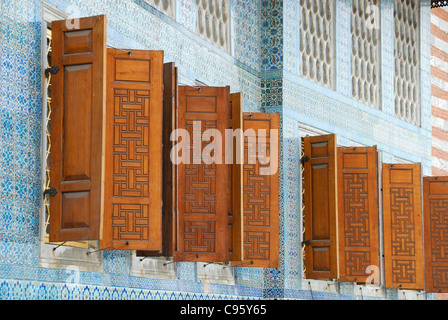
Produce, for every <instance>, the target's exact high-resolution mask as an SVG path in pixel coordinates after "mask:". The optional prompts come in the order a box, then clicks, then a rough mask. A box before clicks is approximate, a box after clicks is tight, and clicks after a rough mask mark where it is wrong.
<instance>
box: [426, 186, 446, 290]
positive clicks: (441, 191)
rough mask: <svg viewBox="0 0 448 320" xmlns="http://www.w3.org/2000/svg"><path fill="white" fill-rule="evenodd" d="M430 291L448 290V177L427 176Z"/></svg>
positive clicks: (428, 277) (427, 266) (427, 259)
mask: <svg viewBox="0 0 448 320" xmlns="http://www.w3.org/2000/svg"><path fill="white" fill-rule="evenodd" d="M423 208H424V213H423V215H424V234H425V236H424V237H425V242H424V243H425V274H426V276H425V278H426V292H438V293H447V292H448V177H424V178H423Z"/></svg>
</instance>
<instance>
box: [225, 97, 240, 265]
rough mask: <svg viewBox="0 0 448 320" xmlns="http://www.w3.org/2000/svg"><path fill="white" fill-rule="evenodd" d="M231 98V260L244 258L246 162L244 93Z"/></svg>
mask: <svg viewBox="0 0 448 320" xmlns="http://www.w3.org/2000/svg"><path fill="white" fill-rule="evenodd" d="M230 100H231V105H232V108H231V110H230V111H231V116H230V122H229V129H232V130H233V136H234V137H232V158H231V160H232V161H231V164H230V165H229V199H228V200H229V204H228V206H229V228H228V232H229V259H230V260H231V261H241V260H242V259H243V163H244V147H243V143H244V141H243V102H242V94H241V93H232V94H231V95H230ZM226 139H229V137H228V136H227V137H226ZM226 141H227V140H226ZM226 150H230V149H226ZM226 156H227V155H226ZM226 163H227V162H226Z"/></svg>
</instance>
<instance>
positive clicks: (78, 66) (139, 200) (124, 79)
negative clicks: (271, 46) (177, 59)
mask: <svg viewBox="0 0 448 320" xmlns="http://www.w3.org/2000/svg"><path fill="white" fill-rule="evenodd" d="M106 26H107V25H106V17H105V16H94V17H86V18H80V20H79V27H77V28H76V29H73V28H71V27H70V26H69V25H67V24H66V21H65V20H58V21H54V22H53V23H52V31H53V33H52V56H51V58H52V61H51V63H52V68H51V69H49V70H48V71H49V73H50V74H51V77H52V92H51V93H52V101H51V102H52V103H51V107H52V108H51V116H52V117H51V120H52V125H51V128H50V137H51V147H52V149H51V152H50V153H49V166H48V170H49V176H50V180H49V182H48V183H47V186H46V187H47V189H48V190H50V189H51V190H53V191H54V192H51V193H48V198H49V206H48V205H47V206H46V207H47V208H48V210H49V212H50V214H49V221H48V225H49V240H50V241H52V242H54V241H58V242H64V243H66V242H68V241H85V240H92V241H95V242H96V243H98V240H99V250H95V251H101V250H136V251H137V254H136V256H135V257H134V256H133V257H132V258H133V259H132V261H133V262H132V268H133V271H132V272H136V270H137V272H138V270H139V268H140V266H139V263H140V265H144V264H146V265H148V266H150V265H152V266H155V265H164V264H165V263H164V262H162V261H160V260H158V261H156V262H155V261H152V260H150V259H148V260H147V261H145V260H146V257H148V256H149V257H162V256H164V257H173V258H174V261H196V262H206V263H228V262H229V261H232V262H236V263H240V262H241V263H246V264H249V263H250V265H247V266H258V267H263V266H266V267H277V266H278V219H279V217H278V171H277V170H278V129H279V119H278V114H261V113H251V114H248V115H244V116H243V113H242V96H241V94H240V93H232V94H230V87H207V86H199V87H197V86H194V87H190V86H180V87H178V84H177V69H176V67H175V65H174V63H165V64H163V51H148V50H132V49H114V48H106V30H107V28H106ZM243 120H244V121H243ZM243 127H247V129H248V130H249V129H250V130H253V133H252V131H251V133H250V134H249V137H248V140H249V142H248V145H247V148H246V149H244V147H243V145H244V144H243V136H242V135H238V134H237V135H235V133H233V135H232V136H231V138H232V144H234V145H233V149H232V151H233V150H236V149H237V147H238V146H240V148H241V149H240V156H241V157H242V158H241V159H240V161H241V160H243V158H244V159H246V161H245V162H247V161H248V159H249V160H250V161H249V162H248V164H247V165H245V164H243V163H241V162H233V163H232V164H229V163H228V162H227V160H228V159H227V158H228V157H227V155H226V157H222V156H223V155H224V153H223V152H221V151H220V148H222V147H223V146H224V145H225V146H227V141H226V140H223V141H222V142H226V143H225V144H218V140H217V137H215V135H216V134H217V133H220V136H221V138H223V139H227V131H226V130H227V129H229V128H230V129H233V131H237V130H238V129H240V130H239V131H240V132H242V131H241V130H242V129H243ZM174 129H185V131H186V132H187V133H188V135H189V138H188V139H183V138H184V137H183V136H182V137H181V139H182V140H181V142H183V144H184V145H185V148H184V149H182V150H181V153H182V155H181V157H182V158H184V160H185V159H187V160H189V161H188V163H186V164H185V163H183V162H181V163H177V162H175V159H173V158H172V154H171V152H172V150H173V147H176V148H178V145H177V144H175V143H177V142H173V141H172V139H171V135H172V133H173V131H174ZM257 129H261V130H265V132H266V133H267V135H264V136H259V135H258V133H257V131H256V130H257ZM211 130H215V131H213V132H212V133H210V131H211ZM206 134H210V136H208V138H207V136H206ZM190 139H191V140H190ZM254 139H255V140H254ZM234 140H235V141H234ZM206 141H210V144H208V143H203V142H206ZM252 142H257V143H256V144H251V143H252ZM196 143H197V144H196ZM211 145H213V147H212V146H211ZM178 149H179V148H178ZM174 150H176V149H174ZM226 150H227V149H226ZM244 150H247V151H245V152H246V155H245V156H244V157H243V156H242V155H243V154H244ZM260 150H264V152H263V153H261V151H260ZM207 151H208V152H210V155H212V159H213V160H215V162H212V163H207V162H206V160H205V159H202V157H201V156H203V155H204V152H207ZM222 151H224V149H222ZM252 151H255V152H256V153H255V155H256V158H254V159H252V158H251V155H252ZM184 153H185V157H184ZM187 154H188V156H187ZM205 154H207V153H205ZM237 154H238V153H235V154H234V157H236V156H237ZM219 155H221V157H222V158H221V159H219ZM198 160H199V162H198ZM220 160H221V161H220ZM234 160H235V159H234ZM244 170H245V171H244ZM243 172H244V173H245V174H246V176H247V177H246V180H245V181H244V182H243ZM263 175H264V176H263ZM243 207H244V210H245V213H244V214H245V216H246V219H245V222H244V223H243ZM137 256H138V257H142V258H141V259H140V262H138V260H137ZM243 260H247V261H246V262H245V261H243ZM167 263H168V262H167ZM170 263H171V262H170ZM156 269H157V268H156ZM146 271H147V272H146V273H147V274H151V273H153V272H152V271H148V270H146ZM162 273H163V272H162ZM163 276H165V277H172V276H173V273H172V272H171V271H168V272H167V273H166V274H164V275H163Z"/></svg>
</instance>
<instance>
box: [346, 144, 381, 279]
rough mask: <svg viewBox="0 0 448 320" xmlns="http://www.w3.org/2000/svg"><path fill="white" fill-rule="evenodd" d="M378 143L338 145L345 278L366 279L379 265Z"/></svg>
mask: <svg viewBox="0 0 448 320" xmlns="http://www.w3.org/2000/svg"><path fill="white" fill-rule="evenodd" d="M377 163H378V162H377V151H376V147H354V148H348V147H339V148H338V173H337V174H338V229H339V266H340V268H339V271H340V280H341V281H353V282H359V283H364V282H366V279H367V277H368V276H369V275H370V272H366V271H368V269H367V268H368V267H369V266H370V265H374V266H377V267H379V241H378V168H377Z"/></svg>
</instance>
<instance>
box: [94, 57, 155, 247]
mask: <svg viewBox="0 0 448 320" xmlns="http://www.w3.org/2000/svg"><path fill="white" fill-rule="evenodd" d="M107 53H108V56H107V57H108V62H107V63H108V66H107V108H108V114H107V118H106V128H105V130H106V151H105V153H106V163H105V174H106V177H105V203H104V206H105V212H104V216H103V220H102V231H103V232H102V237H101V241H100V248H101V249H108V250H123V249H125V250H151V251H160V250H162V235H161V232H162V221H161V216H162V192H161V189H162V188H161V186H162V122H163V119H162V117H163V116H162V113H163V110H162V99H163V84H162V73H163V52H162V51H147V50H128V52H124V51H123V50H118V49H112V48H108V49H107ZM119 63H120V69H118V65H119ZM132 63H134V64H132ZM135 63H138V64H139V66H138V68H139V69H138V70H134V68H136V66H135ZM146 63H147V66H146ZM141 66H144V67H145V68H146V67H147V68H148V69H147V70H148V71H147V73H145V69H143V70H140V68H141ZM146 78H147V80H146ZM143 79H145V80H143ZM118 91H120V93H119V94H118V96H116V94H117V92H118ZM139 92H141V96H140V97H139V99H140V100H141V104H140V105H139V106H140V108H141V111H142V113H144V112H147V114H148V116H146V117H147V118H148V125H147V126H146V128H147V133H148V136H147V137H146V136H145V130H144V128H143V126H144V125H143V124H142V126H141V127H140V128H139V130H141V137H142V138H141V141H144V140H145V139H146V140H147V143H148V151H147V152H146V153H145V152H144V151H141V154H140V157H142V159H141V160H140V162H141V163H142V167H141V168H140V169H141V171H144V170H145V166H146V170H147V171H148V173H147V174H146V176H147V179H148V183H147V188H148V190H147V191H146V192H147V195H146V196H143V195H141V196H139V197H137V196H130V195H127V194H119V195H117V194H114V192H115V191H114V189H115V187H116V186H117V185H118V182H116V181H114V177H113V176H114V174H115V173H116V172H115V171H116V170H117V169H120V167H118V166H119V165H120V164H119V163H118V164H117V163H116V162H115V160H114V159H115V158H116V157H118V158H120V159H121V156H122V154H123V152H121V154H120V155H115V154H114V152H115V142H116V140H117V139H119V138H120V137H118V136H116V132H115V131H116V129H117V128H118V125H116V123H115V122H114V114H115V113H116V110H117V109H118V107H119V106H120V103H119V102H117V101H119V100H117V99H126V101H127V99H129V100H130V97H134V99H136V98H135V96H137V95H138V94H139ZM145 92H147V95H146V96H145ZM125 94H128V96H126V97H125V96H124V95H125ZM121 95H123V97H125V98H120V96H121ZM145 99H146V100H145ZM124 101H125V100H122V105H121V107H122V108H123V110H124V109H126V108H127V107H126V106H125V105H126V103H125V102H124ZM145 101H147V102H145ZM117 103H119V104H118V105H117ZM127 103H129V105H132V104H133V102H132V101H127ZM145 103H147V104H148V105H145ZM145 107H147V110H145ZM128 116H129V115H128ZM142 117H145V116H142ZM127 120H129V121H130V120H131V119H127ZM120 123H121V122H120ZM135 123H136V121H135V122H132V123H131V122H129V126H131V125H132V126H135ZM121 126H122V124H121V125H120V127H121ZM127 129H129V128H127ZM131 131H132V130H130V131H129V132H131ZM125 133H126V134H128V133H127V132H125ZM125 140H126V139H125ZM131 140H132V139H131ZM131 140H130V141H131ZM132 141H133V144H135V141H134V140H132ZM120 148H122V146H121V145H120ZM141 148H142V149H145V147H144V146H143V145H142V146H141ZM136 149H138V148H137V147H136V148H135V150H136ZM135 150H134V149H133V148H132V147H130V146H129V145H127V149H126V152H125V154H126V156H127V157H131V153H132V152H135ZM145 156H146V157H147V159H148V163H146V164H145V163H144V162H145ZM126 160H129V159H126ZM120 161H121V160H120ZM120 163H121V162H120ZM116 167H117V168H116ZM120 174H121V173H120ZM128 174H129V173H128ZM141 175H142V176H144V175H145V173H144V172H142V173H141ZM128 178H129V176H127V179H128ZM132 179H133V178H132ZM132 181H133V182H134V183H135V181H134V180H132ZM126 182H127V183H130V181H126ZM141 188H145V186H144V183H142V185H141ZM124 190H125V191H126V192H127V193H129V192H130V191H133V190H132V187H131V186H126V188H125V189H124ZM140 191H141V192H143V191H142V190H140ZM131 206H132V207H135V214H134V213H129V212H128V210H131V209H128V208H127V207H131ZM125 207H126V208H125ZM137 207H139V209H138V208H137ZM115 209H117V211H115ZM145 212H146V214H147V217H145ZM123 215H125V216H123ZM139 216H140V217H139ZM137 218H139V221H137ZM114 221H117V223H119V225H120V227H119V226H118V225H116V224H115V222H114ZM130 226H131V227H135V229H134V230H128V228H129V227H130ZM124 228H126V230H123V229H124ZM143 228H145V229H146V230H147V231H146V234H145V232H144V231H141V232H140V234H138V232H139V230H143ZM117 230H119V231H117ZM128 231H130V232H131V234H126V233H128ZM116 232H119V234H120V235H117V234H116ZM122 233H123V234H124V235H123V238H122V236H121V234H122ZM117 236H118V237H120V238H117ZM138 237H140V238H138ZM145 238H147V239H145Z"/></svg>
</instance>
